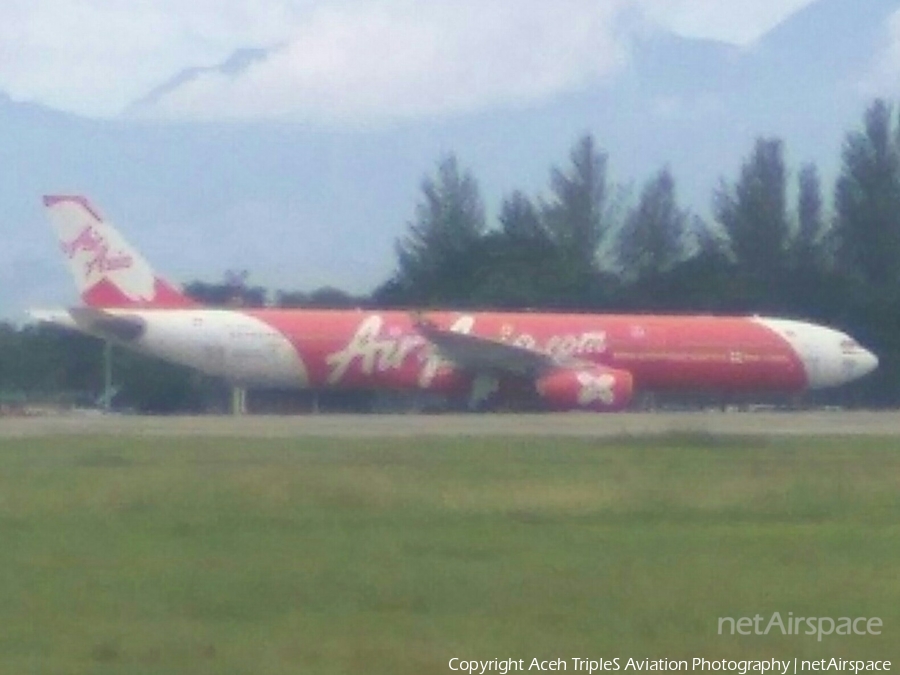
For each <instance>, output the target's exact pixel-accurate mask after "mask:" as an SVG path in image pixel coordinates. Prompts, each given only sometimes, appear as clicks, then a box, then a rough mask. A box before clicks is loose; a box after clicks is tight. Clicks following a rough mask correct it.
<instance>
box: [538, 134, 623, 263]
mask: <svg viewBox="0 0 900 675" xmlns="http://www.w3.org/2000/svg"><path fill="white" fill-rule="evenodd" d="M570 160H571V166H570V167H569V169H568V170H567V171H564V170H562V169H558V168H554V169H553V170H552V172H551V176H550V189H551V192H552V195H553V196H552V198H551V199H550V201H549V202H548V203H546V204H544V208H543V212H544V222H545V223H546V227H547V233H548V236H549V238H550V241H551V242H552V243H553V245H554V246H555V247H556V248H557V250H558V251H559V254H560V256H561V259H562V261H564V263H565V265H566V267H567V271H568V272H569V273H571V274H573V275H574V277H575V278H579V277H583V276H587V275H590V274H591V273H592V272H595V271H596V269H597V254H598V250H599V248H600V245H601V243H602V242H603V239H604V237H605V236H606V234H607V232H608V231H609V229H610V220H611V215H610V198H609V192H610V189H609V184H608V180H607V155H606V153H605V152H603V151H601V150H599V149H598V148H597V145H596V143H595V141H594V138H593V136H590V135H586V136H583V137H582V138H581V139H580V140H579V141H578V142H577V143H576V144H575V147H574V148H573V149H572V152H571V155H570Z"/></svg>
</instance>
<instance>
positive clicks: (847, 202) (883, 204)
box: [835, 100, 900, 288]
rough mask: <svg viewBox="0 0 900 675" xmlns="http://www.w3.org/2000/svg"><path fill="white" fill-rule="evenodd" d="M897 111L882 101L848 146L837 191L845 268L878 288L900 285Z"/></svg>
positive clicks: (841, 262)
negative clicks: (894, 119) (899, 283)
mask: <svg viewBox="0 0 900 675" xmlns="http://www.w3.org/2000/svg"><path fill="white" fill-rule="evenodd" d="M891 117H892V108H891V106H890V105H888V104H887V103H886V102H885V101H882V100H879V101H876V102H875V103H873V104H872V106H871V107H869V109H868V110H867V111H866V115H865V127H864V129H863V130H862V131H857V132H853V133H851V134H849V135H848V136H847V139H846V141H845V143H844V151H843V168H842V170H841V174H840V177H839V178H838V181H837V186H836V190H835V208H836V211H837V214H836V215H837V239H838V264H839V266H840V267H841V268H842V269H843V270H845V271H847V272H849V273H851V274H852V275H853V276H855V277H857V278H858V279H859V280H861V281H862V282H864V283H866V284H869V285H871V286H874V287H876V288H884V287H886V286H889V285H891V286H893V285H896V284H897V282H898V281H900V159H898V155H900V152H898V138H897V133H898V132H897V131H896V130H893V129H892V126H893V125H892V123H891Z"/></svg>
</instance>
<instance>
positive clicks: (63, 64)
mask: <svg viewBox="0 0 900 675" xmlns="http://www.w3.org/2000/svg"><path fill="white" fill-rule="evenodd" d="M810 1H811V0H753V2H723V1H722V0H556V1H554V2H547V0H343V1H330V0H253V2H248V1H246V0H191V1H190V2H184V0H79V2H77V3H74V2H71V0H5V1H4V2H3V3H2V4H0V90H3V91H5V92H7V93H9V94H10V95H12V96H13V97H14V98H15V99H17V100H35V101H38V102H41V103H45V104H48V105H51V106H54V107H57V108H61V109H64V110H69V111H73V112H78V113H81V114H85V115H90V116H103V117H109V116H115V115H116V114H118V113H119V112H121V111H122V110H123V109H124V108H125V107H126V106H127V105H128V104H129V103H131V102H132V101H134V100H136V99H138V98H140V97H142V96H143V95H144V94H146V93H147V92H148V91H150V90H151V89H152V88H153V87H155V86H157V85H159V84H161V83H162V82H165V81H166V80H168V79H169V78H170V77H172V76H173V75H174V74H176V73H177V72H179V71H180V70H182V69H184V68H186V67H189V66H211V65H215V64H218V63H221V62H222V61H223V60H225V59H226V58H227V57H228V56H229V55H230V54H231V53H232V52H233V51H234V50H235V49H238V48H241V47H275V46H277V49H276V50H275V52H274V53H273V55H272V56H271V57H270V58H269V59H267V60H266V61H264V62H262V63H258V64H255V65H254V66H251V67H250V68H249V69H247V71H246V72H245V73H244V74H243V75H242V76H239V77H236V78H228V77H224V76H220V75H216V74H209V75H207V76H205V77H202V78H199V79H198V80H196V81H195V82H193V83H192V84H190V85H189V86H186V87H182V88H180V89H179V90H178V91H177V92H176V94H174V95H172V96H170V97H168V98H166V99H163V100H162V101H160V103H159V106H158V108H157V109H156V111H155V113H154V114H158V115H161V116H169V117H187V118H215V117H222V116H226V117H241V118H259V117H271V116H281V117H291V118H294V119H301V120H317V121H328V122H331V123H334V122H337V123H344V122H349V123H354V124H360V123H361V124H366V123H369V122H371V121H376V122H377V121H378V120H383V119H386V118H388V119H390V118H398V117H399V118H409V117H419V116H422V115H429V116H434V115H441V114H453V113H460V112H467V111H472V110H477V109H483V108H485V107H490V106H496V105H517V104H527V103H529V102H533V101H539V100H542V99H544V98H547V97H551V96H553V95H556V94H559V93H562V92H566V91H572V90H577V89H579V88H581V87H583V86H585V85H586V84H588V83H591V82H594V81H596V80H598V79H602V78H604V77H610V76H612V75H614V74H615V72H616V69H617V68H618V67H620V66H621V65H622V64H623V63H624V62H626V61H627V58H628V52H627V34H628V29H627V26H631V25H633V23H634V22H633V20H631V19H633V17H634V16H637V15H643V16H644V17H645V18H646V19H648V20H649V21H650V22H652V23H655V24H657V25H660V26H662V27H665V28H667V29H669V30H674V31H675V32H678V33H680V34H682V35H685V36H691V37H705V38H712V39H717V40H721V41H725V42H730V43H733V44H738V45H749V44H752V42H753V41H754V40H755V39H756V38H758V37H759V36H760V35H761V34H762V33H764V32H765V31H766V30H768V29H769V28H771V27H773V26H774V25H777V24H778V23H779V22H780V21H782V20H783V19H785V18H786V17H787V16H789V15H790V14H791V13H793V12H795V11H796V10H798V9H800V8H801V7H803V6H805V5H807V4H809V3H810Z"/></svg>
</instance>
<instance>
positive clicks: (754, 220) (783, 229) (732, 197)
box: [713, 138, 790, 285]
mask: <svg viewBox="0 0 900 675" xmlns="http://www.w3.org/2000/svg"><path fill="white" fill-rule="evenodd" d="M713 212H714V214H715V217H716V219H717V220H718V221H719V223H721V224H722V226H723V227H724V228H725V231H726V232H727V233H728V237H729V239H730V242H731V252H732V254H733V256H734V261H735V263H736V265H737V269H738V272H739V273H741V274H743V275H744V276H746V277H747V278H748V279H750V280H751V283H756V284H763V285H765V284H766V283H768V282H771V281H774V280H776V279H778V278H779V277H780V275H781V273H782V272H783V271H784V268H785V262H786V260H785V258H786V253H787V249H788V244H789V242H790V221H789V218H788V210H787V170H786V169H785V164H784V144H783V143H782V142H781V140H780V139H777V138H760V139H758V140H757V141H756V145H755V147H754V149H753V153H752V154H751V155H750V157H749V159H747V160H746V161H745V162H744V163H743V165H742V166H741V173H740V177H739V178H738V180H737V182H736V183H735V184H734V185H733V186H729V185H727V184H725V183H724V182H723V184H722V185H721V186H720V188H719V189H718V191H717V192H716V193H715V195H714V198H713Z"/></svg>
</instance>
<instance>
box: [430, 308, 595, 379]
mask: <svg viewBox="0 0 900 675" xmlns="http://www.w3.org/2000/svg"><path fill="white" fill-rule="evenodd" d="M413 324H414V325H415V327H416V330H418V332H419V334H420V335H421V336H422V337H424V338H425V339H426V340H428V341H429V342H430V343H431V344H433V345H434V346H435V347H437V348H438V351H440V353H441V355H442V356H443V357H444V358H446V359H448V360H450V361H453V362H454V363H455V364H457V365H458V366H460V367H461V368H464V369H466V370H475V371H480V372H498V371H499V372H506V373H514V374H516V375H523V376H530V377H534V376H536V375H538V374H540V373H542V372H544V371H547V370H551V369H553V368H558V367H560V366H578V365H582V364H581V362H580V361H576V360H574V359H566V360H565V361H563V360H561V359H557V358H555V357H553V356H551V355H550V354H548V353H546V352H543V351H538V350H535V349H530V348H528V347H523V346H520V345H514V344H509V343H508V342H501V341H499V340H491V339H489V338H484V337H480V336H477V335H470V334H468V333H461V332H456V331H452V330H445V329H443V328H440V327H438V326H437V325H435V324H434V323H432V322H431V321H429V320H428V319H425V318H423V317H421V316H416V317H414V318H413Z"/></svg>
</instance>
